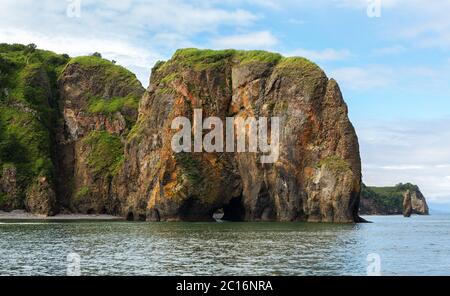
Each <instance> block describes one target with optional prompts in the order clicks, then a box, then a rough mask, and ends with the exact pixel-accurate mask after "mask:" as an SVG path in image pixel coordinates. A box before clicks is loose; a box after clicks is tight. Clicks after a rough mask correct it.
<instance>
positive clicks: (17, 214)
mask: <svg viewBox="0 0 450 296" xmlns="http://www.w3.org/2000/svg"><path fill="white" fill-rule="evenodd" d="M2 220H3V221H13V220H38V221H83V220H86V221H88V220H89V221H92V220H97V221H100V220H106V221H124V218H123V217H119V216H112V215H87V214H58V215H56V216H51V217H49V216H43V215H34V214H31V213H27V212H25V211H21V210H16V211H12V212H4V211H0V221H2Z"/></svg>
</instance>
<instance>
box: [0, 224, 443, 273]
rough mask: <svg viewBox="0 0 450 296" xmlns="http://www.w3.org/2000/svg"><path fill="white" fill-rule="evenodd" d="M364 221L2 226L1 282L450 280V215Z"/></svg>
mask: <svg viewBox="0 0 450 296" xmlns="http://www.w3.org/2000/svg"><path fill="white" fill-rule="evenodd" d="M365 218H366V219H368V220H370V221H372V222H374V223H371V224H356V225H344V224H313V223H231V222H224V223H133V222H121V221H119V222H117V221H116V222H111V221H104V222H103V221H91V222H88V221H85V222H80V221H72V222H58V221H51V222H42V221H41V222H39V221H36V222H33V221H26V222H25V221H24V222H20V221H3V222H0V275H66V273H67V271H68V270H69V272H73V270H76V271H77V272H81V274H82V275H366V274H367V270H368V269H369V271H370V272H371V274H372V273H373V272H374V271H375V274H376V273H377V272H378V271H380V273H381V274H382V275H450V215H432V216H413V217H412V218H409V219H407V218H403V217H400V216H391V217H381V216H371V217H365ZM73 253H75V254H76V255H73ZM69 254H72V255H69ZM68 256H69V257H68ZM73 256H76V257H73ZM77 256H79V259H80V261H79V263H78V261H77V260H75V261H74V258H78V257H77ZM74 262H75V264H78V265H77V266H76V267H77V268H78V267H79V268H78V269H77V268H75V269H74V267H73V264H74ZM374 264H375V265H374Z"/></svg>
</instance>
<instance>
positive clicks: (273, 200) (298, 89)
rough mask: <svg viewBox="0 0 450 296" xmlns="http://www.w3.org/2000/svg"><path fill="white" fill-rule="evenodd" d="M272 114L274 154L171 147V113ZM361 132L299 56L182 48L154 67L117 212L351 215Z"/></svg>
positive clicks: (117, 190)
mask: <svg viewBox="0 0 450 296" xmlns="http://www.w3.org/2000/svg"><path fill="white" fill-rule="evenodd" d="M194 109H202V111H203V117H204V118H206V117H210V116H213V117H219V118H221V119H222V121H223V122H224V123H225V122H226V118H227V117H233V118H244V119H246V118H248V117H256V118H261V117H266V118H272V117H278V118H279V119H280V125H281V126H280V145H279V157H278V159H277V160H276V162H274V163H269V164H262V163H261V162H260V157H261V156H262V155H261V154H260V153H250V152H245V153H237V152H235V153H225V152H224V153H205V152H203V153H175V152H174V151H173V150H172V149H171V140H172V137H173V135H174V134H175V132H176V131H175V130H172V129H171V123H172V121H173V120H174V119H175V118H177V117H179V116H184V117H186V118H189V119H190V120H191V121H192V120H193V114H194ZM360 184H361V161H360V156H359V146H358V139H357V136H356V133H355V130H354V128H353V126H352V124H351V123H350V121H349V119H348V115H347V106H346V104H345V102H344V100H343V98H342V95H341V92H340V90H339V87H338V85H337V83H336V82H335V81H334V80H330V79H328V78H327V77H326V75H325V73H324V72H323V71H322V70H321V69H320V68H319V67H317V66H316V65H315V64H313V63H311V62H309V61H307V60H305V59H302V58H282V57H281V56H279V55H276V54H270V53H264V52H238V51H201V50H195V49H187V50H179V51H177V53H176V54H175V56H174V57H173V58H172V59H171V60H170V61H168V62H166V63H164V64H159V65H157V66H156V67H155V68H154V69H153V72H152V78H151V85H150V87H149V89H148V90H147V92H146V93H145V94H144V97H143V99H142V101H141V104H140V109H139V117H138V121H137V124H136V126H135V127H134V128H133V130H132V131H131V132H130V134H129V136H128V138H127V143H126V145H125V162H124V165H123V168H122V170H121V171H120V173H119V176H118V177H117V178H115V180H114V182H113V191H114V193H113V194H114V195H115V196H117V198H118V199H120V200H121V210H122V214H123V215H127V216H128V217H129V218H133V219H148V220H155V221H178V220H183V221H185V220H187V221H208V220H212V216H213V213H214V212H215V211H216V210H217V209H223V212H224V217H223V219H228V220H238V221H312V222H357V221H359V217H358V215H357V211H358V206H359V205H358V203H359V194H360Z"/></svg>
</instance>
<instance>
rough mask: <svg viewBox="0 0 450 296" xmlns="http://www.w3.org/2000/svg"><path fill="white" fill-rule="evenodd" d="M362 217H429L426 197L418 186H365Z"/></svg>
mask: <svg viewBox="0 0 450 296" xmlns="http://www.w3.org/2000/svg"><path fill="white" fill-rule="evenodd" d="M360 214H361V215H404V216H405V217H410V216H411V215H412V214H416V215H428V214H429V209H428V205H427V202H426V199H425V197H424V196H423V194H422V192H421V191H420V189H419V187H418V186H417V185H413V184H410V183H407V184H398V185H396V186H394V187H367V186H365V185H364V184H363V186H362V191H361V201H360Z"/></svg>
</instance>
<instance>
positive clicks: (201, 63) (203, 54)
mask: <svg viewBox="0 0 450 296" xmlns="http://www.w3.org/2000/svg"><path fill="white" fill-rule="evenodd" d="M285 59H286V58H283V56H282V55H280V54H278V53H272V52H268V51H263V50H249V51H246V50H234V49H224V50H212V49H197V48H185V49H179V50H177V51H176V52H175V54H174V56H173V57H172V59H171V60H169V61H168V62H162V61H159V62H158V63H156V64H155V66H154V68H153V71H161V70H162V71H164V70H166V69H167V68H168V67H170V66H171V65H174V64H179V65H182V66H185V67H190V68H194V69H195V70H206V69H214V68H218V69H220V68H223V66H225V65H226V64H239V65H246V64H252V63H265V64H271V65H276V64H278V63H279V62H282V61H283V60H285ZM303 60H305V61H307V60H306V59H303Z"/></svg>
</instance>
